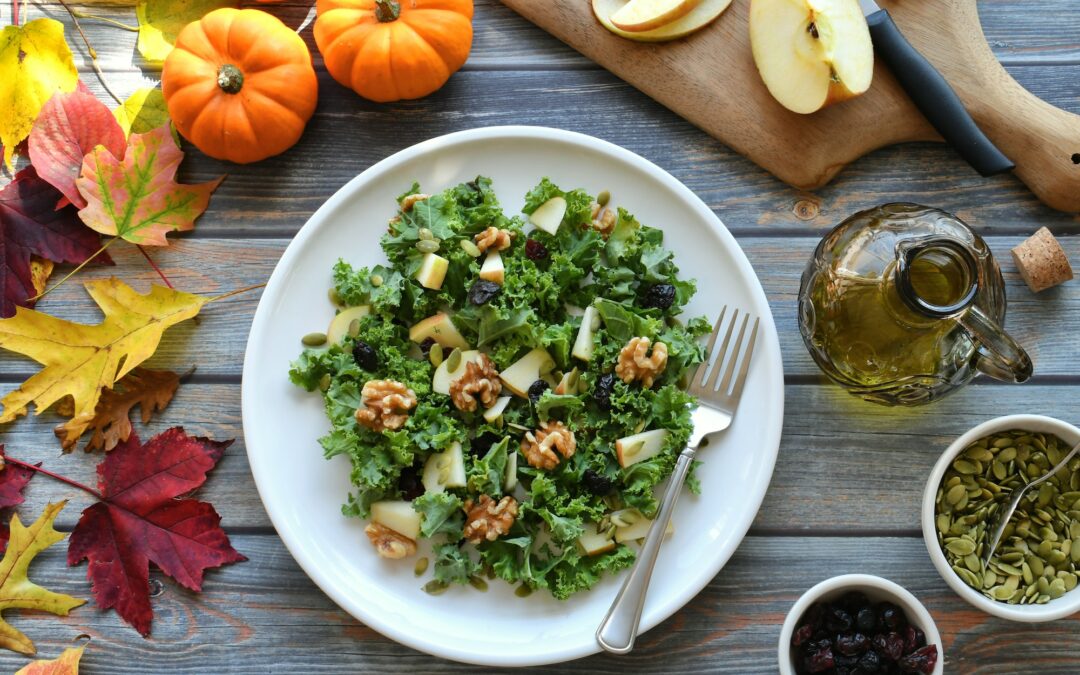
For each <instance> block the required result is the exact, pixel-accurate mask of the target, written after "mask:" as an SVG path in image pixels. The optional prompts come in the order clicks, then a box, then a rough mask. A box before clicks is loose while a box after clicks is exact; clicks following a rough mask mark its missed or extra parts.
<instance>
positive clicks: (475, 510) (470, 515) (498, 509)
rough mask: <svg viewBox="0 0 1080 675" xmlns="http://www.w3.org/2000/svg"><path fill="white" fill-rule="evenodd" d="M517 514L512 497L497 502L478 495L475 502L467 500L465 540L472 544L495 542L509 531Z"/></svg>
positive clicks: (515, 504) (515, 502)
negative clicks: (478, 497)
mask: <svg viewBox="0 0 1080 675" xmlns="http://www.w3.org/2000/svg"><path fill="white" fill-rule="evenodd" d="M517 514H518V504H517V500H515V499H514V498H513V497H503V498H502V499H500V500H499V501H498V502H496V501H495V500H494V499H492V498H491V497H489V496H488V495H480V500H479V501H476V502H474V501H473V500H472V499H469V500H468V501H466V502H465V529H464V531H463V534H464V536H465V539H466V540H467V541H468V542H470V543H473V544H479V543H480V542H482V541H485V540H487V541H495V540H496V539H498V538H499V537H501V536H502V535H504V534H506V533H507V532H509V531H510V526H511V525H513V524H514V519H515V518H517Z"/></svg>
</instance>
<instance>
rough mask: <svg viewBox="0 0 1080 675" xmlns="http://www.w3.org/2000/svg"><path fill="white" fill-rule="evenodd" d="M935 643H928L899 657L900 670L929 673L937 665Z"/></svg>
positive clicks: (903, 671) (927, 674)
mask: <svg viewBox="0 0 1080 675" xmlns="http://www.w3.org/2000/svg"><path fill="white" fill-rule="evenodd" d="M937 660H938V651H937V645H928V646H926V647H923V648H922V649H919V650H918V651H915V652H912V653H910V654H908V655H907V656H905V657H904V658H902V659H900V672H902V673H923V675H930V673H932V672H934V666H936V665H937Z"/></svg>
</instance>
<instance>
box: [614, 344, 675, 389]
mask: <svg viewBox="0 0 1080 675" xmlns="http://www.w3.org/2000/svg"><path fill="white" fill-rule="evenodd" d="M650 345H652V354H649V346H650ZM667 358H668V350H667V345H666V344H664V343H663V342H657V343H656V344H652V342H651V341H650V340H649V338H645V337H635V338H630V341H629V342H627V343H626V346H625V347H623V348H622V351H620V352H619V362H618V364H617V365H616V366H615V374H616V375H617V376H618V377H619V379H621V380H622V381H623V382H625V383H627V384H630V383H631V382H633V381H634V380H641V386H642V387H644V388H646V389H648V388H649V387H651V386H652V385H653V382H654V381H655V380H656V378H658V377H660V375H661V374H663V372H664V368H665V367H667Z"/></svg>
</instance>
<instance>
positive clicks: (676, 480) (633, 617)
mask: <svg viewBox="0 0 1080 675" xmlns="http://www.w3.org/2000/svg"><path fill="white" fill-rule="evenodd" d="M695 452H696V448H686V449H685V450H683V451H682V453H680V454H679V459H678V461H677V462H676V464H675V470H674V471H672V473H671V482H670V483H668V487H667V491H666V492H664V498H663V500H662V501H661V502H660V512H659V513H657V514H656V520H654V521H653V524H652V526H651V527H650V528H649V534H648V536H646V537H645V544H644V545H643V546H642V547H641V551H640V552H639V553H638V557H637V560H636V561H635V562H634V566H633V567H632V568H630V574H629V575H627V577H626V581H624V582H623V586H622V589H620V590H619V594H618V595H617V596H615V602H613V603H611V609H609V610H608V613H607V616H605V617H604V620H603V621H602V622H601V623H600V627H599V628H598V629H597V630H596V641H597V642H599V643H600V646H601V647H603V648H604V649H605V650H607V651H609V652H611V653H613V654H626V653H627V652H629V651H630V650H631V649H633V648H634V639H635V638H636V637H637V633H638V626H639V625H640V624H641V610H642V609H643V608H644V607H645V594H646V592H647V591H648V590H649V579H651V578H652V572H653V567H654V566H655V565H656V556H657V554H659V553H660V545H661V544H662V543H664V534H665V533H666V532H667V528H668V523H669V522H671V514H672V512H673V511H674V510H675V503H676V502H677V501H678V500H679V493H680V492H682V486H683V483H684V482H686V474H688V473H689V472H690V463H691V462H692V461H693V460H694V454H695Z"/></svg>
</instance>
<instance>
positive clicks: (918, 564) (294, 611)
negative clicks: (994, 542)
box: [0, 536, 1080, 675]
mask: <svg viewBox="0 0 1080 675" xmlns="http://www.w3.org/2000/svg"><path fill="white" fill-rule="evenodd" d="M233 542H234V544H235V545H236V547H237V548H238V549H239V550H240V551H242V552H243V553H244V554H246V555H247V556H249V557H250V558H251V560H250V562H247V563H242V564H239V565H234V566H231V567H227V568H224V569H222V570H218V571H211V572H210V573H209V574H208V575H207V581H206V584H205V587H204V589H205V590H204V591H203V593H202V594H200V595H197V596H196V595H193V594H190V593H187V592H184V591H182V590H180V589H178V588H177V586H176V585H175V584H173V583H172V582H171V581H168V580H166V581H165V582H164V592H163V593H162V595H161V596H160V597H158V598H156V599H155V600H154V610H155V623H154V630H153V636H152V638H151V639H148V640H142V639H140V638H139V636H138V635H137V634H136V633H135V632H134V631H133V630H132V629H131V628H130V627H128V626H126V625H124V624H123V623H122V622H121V621H120V620H119V618H118V617H117V616H116V615H115V614H114V613H113V612H106V613H101V612H99V611H98V610H97V609H95V608H94V607H92V606H85V607H82V608H79V609H76V610H75V611H74V612H73V613H72V615H71V616H69V617H68V618H65V619H57V618H55V617H53V616H50V615H45V614H39V613H32V612H22V613H16V612H9V616H5V618H7V619H8V620H10V621H12V622H13V624H14V625H15V626H16V627H18V628H19V629H20V630H23V631H24V632H26V633H27V635H29V636H30V637H31V639H33V640H34V641H35V642H36V643H37V646H38V650H39V653H40V654H41V655H43V656H52V655H55V654H56V653H58V652H59V651H60V650H61V649H62V648H63V647H65V646H68V645H69V644H70V642H69V641H70V640H71V639H72V638H74V637H75V636H76V635H78V634H80V633H86V634H88V635H90V636H92V638H93V639H92V641H91V642H90V646H89V647H88V648H87V651H86V655H85V657H84V659H83V664H84V669H83V670H82V672H83V673H85V674H86V675H93V674H95V673H104V672H108V673H116V674H120V673H133V674H134V673H138V674H140V675H142V674H144V673H163V672H168V673H176V674H177V675H183V674H191V675H203V674H204V673H225V672H228V673H234V674H236V675H243V674H249V673H250V674H255V673H267V672H271V673H296V672H304V673H374V672H378V673H402V674H405V673H414V672H423V673H473V672H476V671H477V668H476V667H475V666H465V665H460V664H455V663H451V662H448V661H445V660H441V659H436V658H434V657H430V656H427V655H424V654H421V653H419V652H416V651H413V650H411V649H408V648H405V647H402V646H399V645H397V644H395V643H393V642H390V641H388V640H386V639H384V638H382V637H381V636H379V635H378V634H377V633H375V632H374V631H372V630H371V629H369V628H367V627H366V626H364V625H363V624H361V623H359V622H357V621H355V620H353V619H352V618H351V617H349V616H348V615H346V614H345V613H344V612H342V611H341V610H339V609H337V608H336V606H334V605H333V603H332V602H331V601H330V600H329V599H327V598H326V597H325V596H324V595H322V593H320V592H319V590H318V589H317V588H316V587H315V586H314V585H313V584H312V583H311V582H310V581H309V580H308V579H307V577H305V576H304V574H303V572H302V571H301V570H300V569H299V568H298V567H297V566H296V564H295V563H294V562H293V561H292V558H291V557H289V554H288V553H287V551H286V550H285V549H284V547H283V546H282V545H281V543H280V541H278V540H277V539H276V538H275V537H268V536H236V537H234V538H233ZM63 550H64V549H63V544H60V545H57V546H56V547H54V548H53V549H52V550H50V551H46V552H45V553H44V554H42V555H41V556H39V562H37V563H35V565H34V567H33V568H31V577H32V578H34V579H35V580H36V581H37V582H38V583H41V584H43V585H45V586H46V587H48V588H52V589H53V590H57V591H61V592H66V593H71V594H74V595H77V596H79V597H86V594H87V590H88V588H87V584H86V582H85V581H84V575H85V568H76V569H68V568H66V567H65V566H64V564H63V557H62V556H63ZM850 572H862V573H870V574H877V575H880V576H884V577H886V578H888V579H892V580H893V581H896V582H897V583H899V584H901V585H903V586H905V587H906V588H908V589H909V590H910V591H911V592H912V593H914V594H915V595H916V596H917V597H918V598H919V599H920V600H922V601H923V603H924V604H925V605H926V606H927V608H928V609H929V611H930V612H931V614H932V615H933V616H934V618H935V621H936V623H937V625H938V628H939V629H940V630H942V631H943V632H944V633H945V637H944V643H945V644H944V653H945V658H946V661H945V664H946V666H945V667H946V670H945V672H950V673H951V672H963V673H976V672H978V673H989V672H995V673H1030V672H1039V673H1047V674H1058V673H1061V674H1065V673H1073V672H1075V658H1076V652H1077V650H1078V649H1080V630H1078V629H1080V617H1077V616H1074V617H1071V618H1069V619H1064V620H1060V621H1055V622H1053V623H1048V624H1039V625H1034V624H1018V623H1008V622H1005V621H1003V620H1001V619H994V618H990V617H989V616H986V615H984V614H981V613H979V612H977V611H976V610H974V609H972V608H970V607H969V606H968V605H966V604H965V603H963V601H962V600H960V599H959V598H958V597H957V596H956V595H954V594H953V593H952V591H950V590H949V589H948V587H947V586H946V585H945V583H944V582H943V581H942V580H941V578H940V577H939V576H938V575H937V573H936V572H935V570H934V568H933V566H932V565H931V564H930V561H929V559H928V557H927V555H926V549H925V548H924V546H923V542H922V540H921V539H915V538H848V537H840V538H799V539H792V538H787V537H749V538H748V539H747V540H746V541H744V542H743V545H742V546H741V547H740V549H739V550H738V551H737V552H736V554H735V556H734V557H733V558H732V560H731V562H730V563H729V564H728V565H727V567H726V568H725V569H724V570H722V571H721V572H720V574H719V575H717V577H716V578H715V579H714V580H713V581H712V582H711V583H710V584H709V586H708V587H706V589H705V590H704V591H702V593H701V594H700V595H698V596H697V597H696V598H694V599H693V600H692V601H691V602H690V603H689V604H688V605H687V606H686V607H685V608H684V609H683V610H681V611H680V612H678V613H677V614H676V615H675V616H674V617H672V618H671V619H669V620H668V621H666V622H664V623H663V624H661V625H660V626H658V627H657V628H655V629H654V630H652V631H650V632H649V633H646V634H645V635H643V636H642V637H641V638H640V639H639V641H638V645H637V647H636V648H635V650H634V652H633V653H632V654H631V655H629V656H625V657H614V656H611V655H606V654H605V655H597V656H592V657H589V658H586V659H581V660H579V661H574V662H570V663H566V664H561V665H555V666H549V667H545V668H535V669H527V670H525V671H521V670H517V671H495V672H507V673H509V672H530V673H604V674H613V675H615V674H618V673H625V672H628V671H629V672H635V673H646V674H657V675H659V674H665V675H666V674H669V673H670V674H676V673H678V674H680V675H681V674H690V673H739V674H746V673H775V672H776V658H777V641H778V638H779V634H780V625H781V623H782V622H783V619H784V616H785V615H786V613H787V612H788V610H789V609H790V608H791V605H792V604H793V603H794V602H795V600H796V598H798V596H799V595H800V594H801V593H803V592H804V591H805V590H806V589H808V588H809V587H810V586H812V585H813V584H814V583H816V582H818V581H820V580H821V579H823V578H825V577H828V576H831V575H833V574H842V573H850ZM1002 636H1007V637H1008V639H1001V638H1002ZM25 662H26V659H25V658H24V657H21V656H18V655H14V654H11V653H8V652H4V653H2V654H0V668H2V669H4V670H5V671H8V672H10V671H12V670H14V669H15V668H18V667H20V666H22V665H23V664H24V663H25Z"/></svg>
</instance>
